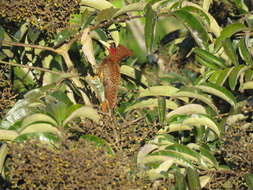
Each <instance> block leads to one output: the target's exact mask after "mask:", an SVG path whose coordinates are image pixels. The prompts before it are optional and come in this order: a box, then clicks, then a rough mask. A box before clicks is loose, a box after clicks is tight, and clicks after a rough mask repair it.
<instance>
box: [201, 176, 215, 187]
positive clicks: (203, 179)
mask: <svg viewBox="0 0 253 190" xmlns="http://www.w3.org/2000/svg"><path fill="white" fill-rule="evenodd" d="M211 179H212V177H211V176H210V175H204V176H200V177H199V180H200V186H201V188H203V187H205V186H206V185H207V184H208V183H209V182H210V181H211Z"/></svg>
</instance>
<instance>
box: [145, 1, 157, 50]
mask: <svg viewBox="0 0 253 190" xmlns="http://www.w3.org/2000/svg"><path fill="white" fill-rule="evenodd" d="M145 9H146V16H145V27H144V32H145V33H144V34H145V42H146V48H147V50H148V53H149V54H150V53H151V52H152V49H153V45H154V36H155V29H156V22H157V15H156V12H155V11H154V10H153V9H152V6H151V5H150V4H147V5H146V7H145Z"/></svg>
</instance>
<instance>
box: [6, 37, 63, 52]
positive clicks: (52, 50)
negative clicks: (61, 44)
mask: <svg viewBox="0 0 253 190" xmlns="http://www.w3.org/2000/svg"><path fill="white" fill-rule="evenodd" d="M2 44H3V45H8V46H17V47H30V48H34V49H42V50H47V51H51V52H54V53H57V54H59V52H58V51H57V49H54V48H51V47H47V46H41V45H35V44H25V43H18V42H11V41H6V40H3V41H2Z"/></svg>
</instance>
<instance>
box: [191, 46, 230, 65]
mask: <svg viewBox="0 0 253 190" xmlns="http://www.w3.org/2000/svg"><path fill="white" fill-rule="evenodd" d="M194 53H196V54H197V55H198V56H200V57H201V58H202V59H204V60H205V61H206V62H207V63H209V65H216V66H218V67H219V68H226V67H227V65H226V63H225V61H224V60H223V59H222V58H220V57H217V56H215V55H213V54H211V53H210V52H208V51H206V50H203V49H200V48H195V49H194ZM212 67H213V66H212Z"/></svg>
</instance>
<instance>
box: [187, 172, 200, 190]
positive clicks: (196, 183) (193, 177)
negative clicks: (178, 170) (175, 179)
mask: <svg viewBox="0 0 253 190" xmlns="http://www.w3.org/2000/svg"><path fill="white" fill-rule="evenodd" d="M186 176H187V179H188V187H189V190H201V186H200V180H199V175H198V172H197V171H196V169H193V168H186Z"/></svg>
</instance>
